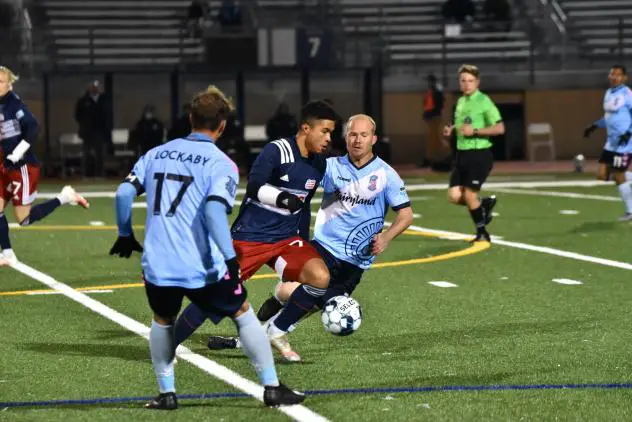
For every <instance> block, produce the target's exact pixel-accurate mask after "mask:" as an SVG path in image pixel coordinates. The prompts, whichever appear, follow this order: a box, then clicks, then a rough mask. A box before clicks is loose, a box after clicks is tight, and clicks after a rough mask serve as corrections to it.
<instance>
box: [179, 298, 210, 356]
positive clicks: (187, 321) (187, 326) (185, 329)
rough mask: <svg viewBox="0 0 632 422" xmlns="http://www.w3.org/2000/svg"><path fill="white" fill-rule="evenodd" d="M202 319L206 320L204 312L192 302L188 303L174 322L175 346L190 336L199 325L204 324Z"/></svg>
mask: <svg viewBox="0 0 632 422" xmlns="http://www.w3.org/2000/svg"><path fill="white" fill-rule="evenodd" d="M204 321H206V315H205V314H204V312H202V310H201V309H200V308H198V307H197V306H195V305H194V304H193V303H191V304H189V306H187V307H186V308H185V309H184V311H183V312H182V314H180V317H179V318H178V320H177V321H176V324H175V329H174V331H175V334H174V340H175V344H176V346H178V345H179V344H182V342H183V341H185V340H186V339H188V338H189V337H191V334H193V333H194V332H195V330H197V329H198V328H199V327H200V325H202V324H204Z"/></svg>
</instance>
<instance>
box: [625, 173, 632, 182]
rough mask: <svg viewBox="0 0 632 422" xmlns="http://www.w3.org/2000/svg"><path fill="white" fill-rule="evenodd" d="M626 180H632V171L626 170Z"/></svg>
mask: <svg viewBox="0 0 632 422" xmlns="http://www.w3.org/2000/svg"><path fill="white" fill-rule="evenodd" d="M625 181H626V182H632V171H626V172H625Z"/></svg>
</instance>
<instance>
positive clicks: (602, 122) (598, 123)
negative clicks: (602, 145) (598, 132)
mask: <svg viewBox="0 0 632 422" xmlns="http://www.w3.org/2000/svg"><path fill="white" fill-rule="evenodd" d="M593 124H594V125H595V126H596V127H598V128H599V129H603V128H605V127H606V118H605V117H602V118H601V119H599V120H597V121H596V122H595V123H593Z"/></svg>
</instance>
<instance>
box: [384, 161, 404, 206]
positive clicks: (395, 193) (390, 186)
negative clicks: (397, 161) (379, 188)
mask: <svg viewBox="0 0 632 422" xmlns="http://www.w3.org/2000/svg"><path fill="white" fill-rule="evenodd" d="M387 175H388V176H387V179H386V200H387V201H388V204H389V205H390V206H391V208H392V209H393V211H397V210H400V209H402V208H406V207H409V206H410V199H409V198H408V193H407V192H406V185H405V184H404V181H403V180H402V178H401V177H399V174H397V173H396V172H395V170H393V169H389V171H388V173H387Z"/></svg>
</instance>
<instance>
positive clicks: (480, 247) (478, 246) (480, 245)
mask: <svg viewBox="0 0 632 422" xmlns="http://www.w3.org/2000/svg"><path fill="white" fill-rule="evenodd" d="M404 233H405V234H410V235H414V236H426V237H439V236H440V235H437V234H435V233H424V232H411V231H406V232H404ZM490 246H491V244H490V243H488V242H476V243H473V244H472V245H471V246H469V247H468V248H465V249H462V250H460V251H454V252H448V253H445V254H442V255H437V256H429V257H426V258H415V259H406V260H402V261H391V262H380V263H377V264H374V265H373V266H372V268H388V267H402V266H405V265H415V264H428V263H431V262H439V261H445V260H447V259H454V258H460V257H463V256H467V255H472V254H475V253H478V252H482V251H484V250H486V249H489V247H490ZM277 277H278V276H277V275H276V274H275V273H267V274H256V275H254V276H252V277H251V278H250V279H251V280H260V279H268V278H277ZM143 286H144V284H143V283H128V284H112V285H110V286H89V287H78V288H76V289H75V290H78V291H85V290H94V289H99V290H108V289H109V290H112V289H130V288H135V287H143ZM51 291H54V290H51V289H46V290H20V291H13V292H0V296H24V295H30V294H37V293H48V292H51Z"/></svg>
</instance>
